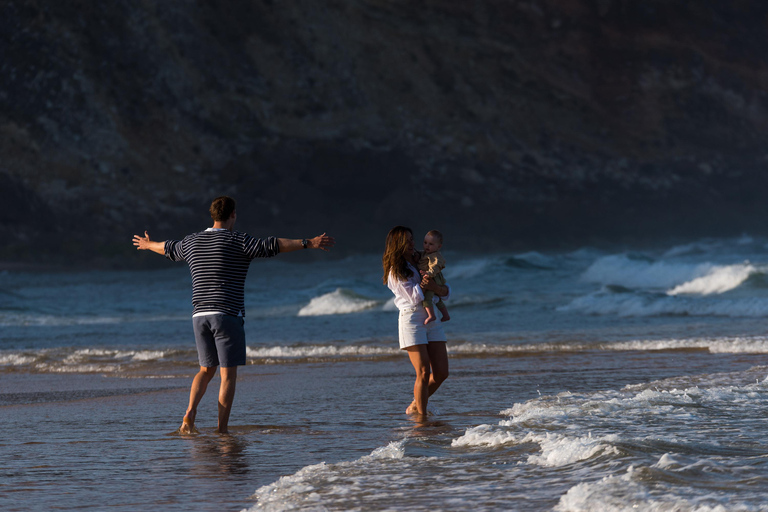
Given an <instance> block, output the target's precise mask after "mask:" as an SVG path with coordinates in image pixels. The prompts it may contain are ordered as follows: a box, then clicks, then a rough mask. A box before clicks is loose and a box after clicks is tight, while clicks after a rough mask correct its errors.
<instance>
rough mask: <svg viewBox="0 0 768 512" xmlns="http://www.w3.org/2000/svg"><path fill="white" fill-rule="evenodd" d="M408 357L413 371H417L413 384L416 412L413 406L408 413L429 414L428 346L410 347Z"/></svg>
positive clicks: (407, 410)
mask: <svg viewBox="0 0 768 512" xmlns="http://www.w3.org/2000/svg"><path fill="white" fill-rule="evenodd" d="M406 350H407V351H408V357H409V358H410V359H411V364H412V365H413V369H414V370H416V382H414V384H413V401H414V402H415V404H416V407H415V409H416V410H415V411H414V410H413V404H411V406H409V407H408V409H406V412H407V413H409V414H410V413H418V414H422V415H426V414H427V402H428V400H429V376H430V370H429V352H428V350H427V345H416V346H413V347H408V348H407V349H406Z"/></svg>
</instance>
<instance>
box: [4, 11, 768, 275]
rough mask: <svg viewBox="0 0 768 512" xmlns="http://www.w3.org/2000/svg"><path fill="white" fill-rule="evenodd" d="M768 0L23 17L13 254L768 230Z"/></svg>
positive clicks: (17, 38)
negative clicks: (146, 240)
mask: <svg viewBox="0 0 768 512" xmlns="http://www.w3.org/2000/svg"><path fill="white" fill-rule="evenodd" d="M767 28H768V4H766V3H764V2H757V1H745V0H740V1H735V0H687V1H686V0H682V1H678V2H668V1H666V0H645V1H643V2H637V1H633V0H525V1H522V0H521V1H518V0H477V1H471V2H467V1H453V0H440V1H431V0H430V1H412V0H407V1H406V0H387V1H383V0H358V1H352V0H335V1H327V2H310V1H302V0H297V1H294V2H278V1H257V0H232V1H229V2H204V1H182V0H171V1H167V2H133V1H128V0H114V1H110V2H82V1H74V0H61V1H57V2H47V1H44V0H28V1H13V2H10V1H9V2H3V3H2V7H0V49H1V50H2V52H0V55H2V60H1V61H0V68H1V69H0V77H1V78H0V104H1V105H2V110H1V111H0V183H2V185H1V186H0V187H1V188H0V236H2V237H3V243H2V244H1V245H0V260H6V261H10V260H19V259H26V258H31V259H34V260H40V261H42V260H50V261H54V260H59V259H61V258H64V259H65V260H66V261H69V262H71V261H82V262H89V264H92V263H93V262H101V263H105V262H113V263H114V262H116V261H120V260H121V258H123V257H133V256H134V255H133V254H132V253H131V251H132V250H133V248H132V247H131V245H130V238H131V235H132V234H134V233H139V232H141V231H143V230H144V229H149V230H150V234H152V235H153V237H155V238H157V239H164V238H169V237H179V236H182V235H183V234H185V233H186V232H187V231H189V230H194V229H198V228H202V227H205V226H206V225H207V224H208V218H207V213H206V210H207V206H208V204H209V203H210V200H211V199H212V198H213V197H215V196H216V195H220V194H229V195H232V196H233V197H235V198H236V199H237V200H238V214H239V219H240V220H239V221H238V228H239V229H243V230H246V231H249V232H251V233H253V234H257V235H258V234H277V235H279V236H289V237H301V236H309V235H312V234H317V233H319V232H321V231H323V230H328V231H329V232H332V233H334V234H336V235H337V236H338V237H339V238H340V240H339V249H341V252H344V251H352V252H354V251H369V250H370V251H374V250H378V249H379V248H380V246H381V244H382V240H383V237H384V234H385V233H386V231H387V229H388V228H389V227H391V225H393V224H395V223H407V224H409V225H412V226H413V227H414V228H416V230H417V231H422V230H426V229H428V228H439V229H442V230H443V231H445V232H446V235H447V236H448V237H449V239H450V240H451V244H452V245H453V247H454V248H456V247H459V246H460V247H464V248H466V247H471V248H476V249H477V250H483V249H490V250H494V249H504V248H513V247H522V246H528V247H538V248H545V247H549V246H557V245H580V244H588V243H601V242H630V243H632V242H644V241H649V240H653V239H657V238H659V237H670V236H678V237H684V238H685V237H689V238H692V237H697V236H705V235H724V234H733V233H736V234H738V233H740V232H742V231H749V232H752V233H765V232H768V230H766V228H765V227H764V224H765V222H764V219H766V218H768V217H767V216H766V215H765V214H766V213H767V212H766V206H765V204H766V201H765V200H764V198H763V193H764V191H765V190H766V184H767V182H768V176H766V173H765V171H766V167H768V151H766V149H765V148H764V141H765V140H766V135H768V116H767V115H766V114H767V113H768V101H767V95H766V90H768V65H767V62H766V60H767V57H768V53H766V51H765V48H768V30H766V29H767Z"/></svg>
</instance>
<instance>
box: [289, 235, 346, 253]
mask: <svg viewBox="0 0 768 512" xmlns="http://www.w3.org/2000/svg"><path fill="white" fill-rule="evenodd" d="M306 240H307V249H321V250H323V251H327V250H328V249H330V248H331V247H333V246H334V245H335V244H336V239H335V238H333V237H332V236H328V235H326V234H325V233H323V234H322V235H318V236H316V237H315V238H307V239H306ZM277 245H278V246H279V247H280V252H292V251H298V250H299V249H303V248H304V245H303V244H302V243H301V240H299V239H292V238H278V239H277Z"/></svg>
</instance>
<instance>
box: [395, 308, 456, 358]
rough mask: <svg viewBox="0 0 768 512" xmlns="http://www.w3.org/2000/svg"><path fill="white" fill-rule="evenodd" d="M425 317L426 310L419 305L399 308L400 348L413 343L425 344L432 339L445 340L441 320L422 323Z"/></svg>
mask: <svg viewBox="0 0 768 512" xmlns="http://www.w3.org/2000/svg"><path fill="white" fill-rule="evenodd" d="M426 319H427V312H426V311H424V308H423V307H421V306H417V307H412V308H405V309H401V310H400V318H399V319H398V328H399V335H400V348H401V349H402V350H405V349H406V348H408V347H413V346H415V345H426V344H428V343H430V342H433V341H447V340H446V337H445V332H444V331H443V324H442V322H441V321H440V320H439V319H438V320H435V321H434V322H429V323H428V324H427V325H424V320H426Z"/></svg>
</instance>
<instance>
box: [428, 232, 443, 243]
mask: <svg viewBox="0 0 768 512" xmlns="http://www.w3.org/2000/svg"><path fill="white" fill-rule="evenodd" d="M427 236H431V237H433V238H437V239H438V240H439V241H440V243H441V244H442V243H443V234H442V233H441V232H439V231H438V230H436V229H433V230H431V231H429V232H428V233H427Z"/></svg>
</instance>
